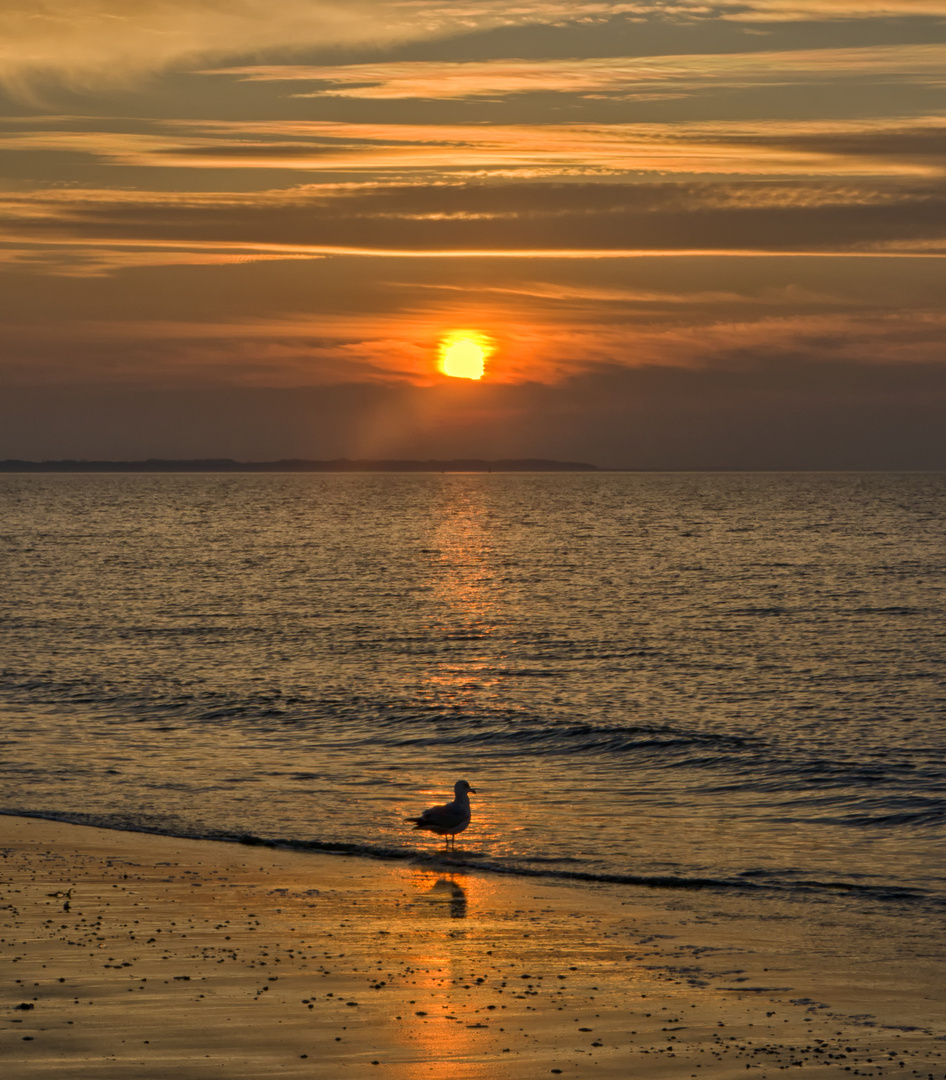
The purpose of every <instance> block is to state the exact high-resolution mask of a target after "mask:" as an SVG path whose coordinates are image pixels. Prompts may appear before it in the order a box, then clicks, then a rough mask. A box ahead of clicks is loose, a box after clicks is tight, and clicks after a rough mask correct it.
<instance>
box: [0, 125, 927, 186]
mask: <svg viewBox="0 0 946 1080" xmlns="http://www.w3.org/2000/svg"><path fill="white" fill-rule="evenodd" d="M944 132H946V120H944V119H943V118H942V117H939V116H930V117H919V118H918V117H908V118H903V119H902V120H895V119H887V118H885V119H884V120H863V121H860V120H858V121H831V122H827V121H817V122H811V121H805V122H793V123H789V122H784V121H781V122H780V121H757V122H752V121H730V122H715V123H713V122H708V123H678V124H545V125H525V124H522V125H512V124H511V125H498V124H497V125H489V126H484V125H473V124H470V125H460V124H457V125H433V124H431V125H417V124H368V123H366V124H356V123H341V122H328V121H324V122H305V121H272V122H248V123H236V122H214V121H209V122H208V121H193V122H181V121H179V122H174V123H170V122H169V123H166V124H163V125H161V124H159V125H156V127H154V128H152V130H150V131H147V132H140V133H127V132H116V131H73V130H65V131H64V130H58V131H57V130H43V131H39V130H36V131H11V132H7V133H4V134H2V135H0V148H2V149H6V150H21V151H37V150H55V151H69V152H72V153H78V154H85V155H89V156H91V157H94V158H98V159H101V160H103V161H106V162H110V163H113V164H120V165H126V166H128V165H131V166H138V167H149V166H150V167H162V168H165V167H168V166H176V167H178V168H190V169H208V168H212V169H262V168H266V169H276V168H278V169H286V170H293V171H299V170H301V171H305V172H313V173H316V172H332V173H336V174H338V173H345V172H350V173H358V172H364V171H371V172H372V173H374V174H378V175H383V174H384V173H385V172H387V173H392V172H393V173H396V172H402V173H406V172H412V171H413V172H419V173H424V174H426V175H428V176H429V175H431V174H436V173H442V174H446V175H449V174H451V173H456V172H459V171H464V170H491V169H495V170H536V169H542V170H545V173H546V175H553V174H554V173H555V172H556V171H562V172H567V171H569V170H572V171H574V170H585V171H588V172H597V173H600V174H602V175H604V174H628V173H629V174H638V175H639V174H645V173H654V172H657V173H678V174H679V173H685V174H716V175H722V176H735V175H747V176H777V175H783V176H837V177H842V176H877V177H884V176H886V177H913V178H923V177H937V176H940V175H941V174H942V172H943V166H944V160H943V157H944V155H943V134H944Z"/></svg>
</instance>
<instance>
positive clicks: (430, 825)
mask: <svg viewBox="0 0 946 1080" xmlns="http://www.w3.org/2000/svg"><path fill="white" fill-rule="evenodd" d="M471 792H472V794H474V795H475V794H476V791H475V789H474V788H471V787H470V785H469V784H468V783H467V782H466V781H465V780H458V781H457V782H456V784H454V787H453V793H454V796H455V797H454V800H453V802H451V803H447V804H446V805H445V806H431V807H430V808H429V809H427V810H425V811H424V812H423V813H422V814H421V815H420V817H409V818H405V819H404V820H405V821H413V822H414V828H415V829H424V830H425V831H427V832H432V833H436V834H437V836H442V837H443V838H444V839H443V849H444V851H446V850H447V848H448V847H449V846H450V843H451V840H452V843H453V847H456V846H457V833H458V832H463V830H464V829H465V828H466V827H467V825H469V824H470V793H471Z"/></svg>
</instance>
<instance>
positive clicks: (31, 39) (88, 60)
mask: <svg viewBox="0 0 946 1080" xmlns="http://www.w3.org/2000/svg"><path fill="white" fill-rule="evenodd" d="M408 36H409V37H416V36H422V34H418V30H417V28H416V27H414V28H411V27H409V25H408V22H407V20H406V18H405V13H404V12H403V10H400V9H399V7H398V5H397V4H396V3H385V2H383V0H279V2H278V3H271V2H268V0H4V3H3V5H2V7H0V81H2V82H4V83H6V84H7V86H12V87H14V88H19V89H20V90H26V89H27V88H28V87H29V86H30V85H31V84H32V83H34V82H36V81H37V80H41V79H42V78H44V77H49V76H50V75H52V76H55V77H57V78H60V79H63V80H65V81H67V82H69V83H71V84H73V85H79V86H96V85H100V84H103V83H121V82H125V81H128V80H130V79H134V78H138V77H140V76H141V75H144V74H147V73H149V72H153V71H159V70H161V69H162V68H166V67H168V66H170V65H173V64H182V63H191V62H194V61H196V60H198V59H204V60H205V59H206V58H209V57H223V56H227V55H233V54H246V53H250V52H256V51H257V50H260V49H266V48H271V47H290V46H294V47H299V46H301V45H315V46H336V45H346V44H351V43H353V42H358V43H362V44H370V45H380V44H384V43H387V42H390V41H392V40H398V39H401V38H404V37H408Z"/></svg>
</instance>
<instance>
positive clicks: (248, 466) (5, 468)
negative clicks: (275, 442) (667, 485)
mask: <svg viewBox="0 0 946 1080" xmlns="http://www.w3.org/2000/svg"><path fill="white" fill-rule="evenodd" d="M597 471H599V470H598V466H597V465H589V464H587V463H586V462H583V461H550V460H548V459H546V458H508V459H506V458H504V459H502V460H499V461H485V460H483V459H481V458H456V459H452V460H450V461H439V460H429V461H412V460H404V461H398V460H387V459H382V460H377V461H373V460H350V459H348V458H337V459H335V460H333V461H314V460H308V459H305V458H285V459H282V460H280V461H234V460H233V459H232V458H186V459H169V458H168V459H166V458H149V459H147V460H146V461H78V460H73V459H68V458H67V459H63V460H61V461H20V460H17V459H7V460H6V461H0V472H7V473H10V472H13V473H52V472H56V473H62V472H68V473H75V472H84V473H105V472H108V473H183V472H201V473H205V472H219V473H245V472H305V473H309V472H313V473H324V472H332V473H343V472H597Z"/></svg>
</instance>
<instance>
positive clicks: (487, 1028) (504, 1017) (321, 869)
mask: <svg viewBox="0 0 946 1080" xmlns="http://www.w3.org/2000/svg"><path fill="white" fill-rule="evenodd" d="M0 851H2V855H3V858H2V860H0V937H2V939H3V940H2V942H0V945H2V956H3V972H2V983H0V986H2V998H0V1074H2V1075H3V1076H4V1077H9V1078H10V1080H21V1078H23V1080H26V1078H32V1077H49V1078H51V1077H56V1078H62V1077H69V1078H70V1080H72V1078H75V1080H91V1078H98V1077H103V1078H104V1077H108V1078H115V1080H118V1078H121V1080H126V1078H140V1080H151V1078H169V1080H170V1078H172V1077H173V1078H175V1080H191V1078H193V1080H198V1078H201V1080H202V1078H208V1080H209V1078H220V1080H242V1078H247V1080H249V1078H253V1080H262V1078H265V1077H277V1076H278V1077H309V1078H318V1080H335V1078H343V1077H344V1078H351V1080H360V1078H361V1077H374V1078H379V1080H383V1078H385V1077H390V1078H397V1080H401V1078H405V1080H407V1078H410V1080H441V1078H443V1080H446V1078H448V1077H449V1078H457V1080H464V1078H470V1080H494V1078H496V1080H505V1078H507V1077H508V1078H510V1080H512V1078H516V1080H518V1078H527V1077H528V1078H535V1077H542V1076H562V1077H580V1078H585V1077H602V1078H608V1080H610V1078H616V1077H631V1076H633V1077H642V1078H649V1077H657V1078H664V1077H666V1078H668V1080H669V1078H673V1080H676V1078H686V1080H690V1078H692V1077H700V1078H706V1080H723V1078H727V1077H735V1076H747V1075H748V1076H753V1077H758V1076H761V1077H775V1076H776V1075H778V1074H780V1073H782V1072H784V1071H790V1072H791V1073H792V1074H793V1075H799V1074H802V1075H804V1076H805V1077H807V1078H810V1080H820V1078H827V1077H832V1078H834V1077H839V1076H843V1075H847V1076H851V1075H855V1076H900V1077H922V1078H924V1080H928V1078H929V1077H934V1078H936V1080H939V1078H946V1042H944V1041H943V1037H944V1035H946V1022H942V1023H939V1024H938V1026H937V1016H939V1017H943V1015H944V1014H943V1011H942V1004H943V1002H942V1001H939V1002H937V1001H934V1000H932V998H931V997H930V995H929V993H922V994H920V995H919V996H918V997H916V998H915V1000H914V1001H912V1002H911V1000H910V998H909V994H908V993H907V990H905V989H904V988H903V987H904V986H905V985H906V982H908V981H909V980H908V979H906V976H905V975H904V974H903V973H898V972H897V971H895V970H893V969H891V970H890V971H889V972H888V975H889V979H885V978H884V973H883V972H879V971H876V970H869V969H858V970H856V971H851V970H849V969H847V968H845V966H844V965H843V964H840V966H839V964H838V963H837V962H836V961H837V958H836V957H835V958H834V959H833V960H831V959H830V958H829V960H826V962H825V964H824V967H823V970H818V971H816V970H811V971H806V970H805V969H804V967H802V968H801V969H799V967H798V965H797V964H796V965H793V964H792V963H791V957H792V956H793V955H794V954H796V953H797V946H798V943H797V942H795V941H793V940H792V934H794V933H796V932H797V930H785V931H779V929H778V927H779V925H780V923H779V919H778V918H777V917H776V916H777V913H774V912H769V913H768V916H767V917H768V919H769V922H768V923H766V925H771V926H773V927H775V929H774V930H773V931H772V933H771V934H770V935H768V936H766V937H765V940H763V937H764V935H763V934H762V933H761V932H760V940H758V941H753V942H747V941H746V940H745V933H746V926H747V923H746V921H745V920H744V919H728V918H727V911H726V908H725V904H723V903H722V901H720V900H719V899H718V898H715V897H709V898H707V897H705V896H702V894H701V897H700V898H699V899H694V898H685V899H681V901H680V903H679V904H678V905H676V910H675V908H674V905H669V906H668V905H667V904H666V903H658V902H657V900H656V899H655V898H654V895H653V894H652V893H650V892H649V891H648V890H639V891H637V892H631V891H630V890H628V889H626V888H622V889H621V890H617V889H613V888H599V889H586V888H577V887H575V886H571V885H560V884H556V883H549V882H547V881H545V880H540V881H536V880H532V879H528V878H525V879H522V878H513V877H503V876H499V875H491V874H485V873H471V872H467V871H465V870H464V869H463V868H462V866H458V865H456V864H455V863H452V862H451V861H450V860H448V859H440V858H438V857H436V856H433V855H432V857H431V858H430V859H429V860H422V861H418V862H416V863H413V864H405V863H393V862H392V863H387V862H381V861H375V860H368V859H359V858H352V857H347V856H346V857H340V856H332V855H314V854H300V853H295V852H287V851H278V850H273V849H269V848H264V847H246V846H241V845H238V844H222V843H211V842H203V841H184V840H176V839H170V838H166V837H157V836H148V835H142V834H137V833H122V832H112V831H106V830H100V829H94V828H88V827H84V826H76V825H64V824H59V823H55V822H46V821H39V820H32V819H24V818H14V817H0ZM459 859H462V855H460V856H458V861H459ZM760 925H762V924H761V923H760ZM792 925H794V924H792ZM785 926H786V927H787V926H788V923H787V922H786V923H785ZM766 933H767V932H766ZM780 933H784V934H785V936H784V937H780ZM806 955H807V954H806ZM878 980H881V981H878ZM814 991H820V992H823V993H826V994H827V995H828V998H826V999H825V1000H821V999H819V998H816V997H813V996H812V993H813V992H814ZM898 995H899V996H898ZM890 1002H893V1005H892V1006H891V1008H892V1009H893V1014H895V1015H894V1020H893V1021H892V1020H891V1018H890V1016H888V1015H887V1014H888V1013H889V1012H890V1009H886V1010H885V1009H884V1008H879V1007H878V1008H875V1009H866V1008H865V1006H866V1005H869V1004H871V1003H873V1004H876V1005H878V1006H879V1005H881V1004H884V1003H886V1004H889V1003H890ZM904 1011H906V1012H911V1013H912V1014H913V1023H905V1022H899V1021H897V1019H896V1016H897V1015H899V1016H902V1014H903V1012H904Z"/></svg>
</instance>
